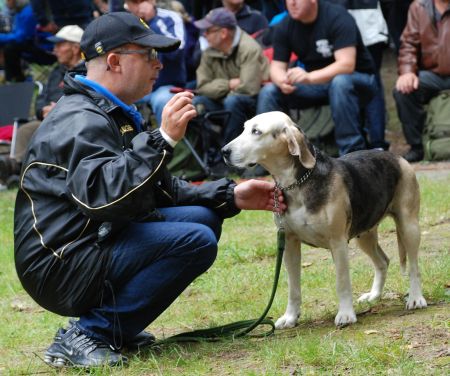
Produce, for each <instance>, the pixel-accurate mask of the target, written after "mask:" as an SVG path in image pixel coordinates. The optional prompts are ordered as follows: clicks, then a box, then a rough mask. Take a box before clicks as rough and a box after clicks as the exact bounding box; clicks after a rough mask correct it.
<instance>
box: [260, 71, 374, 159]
mask: <svg viewBox="0 0 450 376" xmlns="http://www.w3.org/2000/svg"><path fill="white" fill-rule="evenodd" d="M295 86H296V89H295V91H294V92H293V93H292V94H289V95H286V94H283V93H282V92H281V90H280V89H279V88H278V86H276V85H274V84H267V85H265V86H264V87H263V88H262V89H261V91H260V93H259V96H258V106H257V109H256V113H258V114H261V113H263V112H267V111H283V112H285V113H289V109H291V108H300V109H302V108H308V107H314V106H320V105H323V104H325V103H329V104H330V107H331V113H332V116H333V121H334V124H335V129H334V135H335V138H336V144H337V146H338V148H339V154H340V155H344V154H347V153H350V152H352V151H356V150H364V149H367V145H366V140H365V137H364V135H363V133H362V124H361V110H360V108H361V107H362V106H365V105H367V103H369V102H370V101H371V100H372V98H373V97H374V95H375V92H376V91H377V84H376V82H375V75H374V74H367V73H360V72H354V73H352V74H339V75H337V76H336V77H334V78H333V79H332V80H331V82H330V83H327V84H320V85H304V84H296V85H295Z"/></svg>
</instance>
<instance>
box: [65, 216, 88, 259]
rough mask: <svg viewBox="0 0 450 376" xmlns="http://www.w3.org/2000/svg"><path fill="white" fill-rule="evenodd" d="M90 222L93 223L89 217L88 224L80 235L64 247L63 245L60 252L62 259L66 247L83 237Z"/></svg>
mask: <svg viewBox="0 0 450 376" xmlns="http://www.w3.org/2000/svg"><path fill="white" fill-rule="evenodd" d="M89 223H91V220H90V219H88V221H87V223H86V226H84V228H83V230H82V231H81V232H80V235H78V236H77V237H76V238H75V239H74V240H72V241H71V242H69V243H67V244H66V245H65V246H64V247H62V249H61V252H60V253H59V254H60V256H61V259H62V258H63V257H62V256H63V252H64V251H65V250H66V248H67V247H68V246H69V245H71V244H72V243H74V242H76V241H77V240H78V239H80V238H81V235H83V234H84V232H85V231H86V229H87V227H88V226H89Z"/></svg>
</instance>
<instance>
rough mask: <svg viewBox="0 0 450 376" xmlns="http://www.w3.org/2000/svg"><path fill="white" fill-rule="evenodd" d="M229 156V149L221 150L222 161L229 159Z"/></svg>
mask: <svg viewBox="0 0 450 376" xmlns="http://www.w3.org/2000/svg"><path fill="white" fill-rule="evenodd" d="M230 154H231V149H230V148H226V147H225V148H222V155H223V158H224V159H229V158H230Z"/></svg>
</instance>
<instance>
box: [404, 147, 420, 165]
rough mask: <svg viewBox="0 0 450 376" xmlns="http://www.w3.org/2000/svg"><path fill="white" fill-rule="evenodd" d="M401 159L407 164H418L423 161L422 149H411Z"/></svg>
mask: <svg viewBox="0 0 450 376" xmlns="http://www.w3.org/2000/svg"><path fill="white" fill-rule="evenodd" d="M403 158H405V159H406V160H407V161H408V162H409V163H413V162H420V161H421V160H422V159H423V149H419V148H411V150H410V151H408V152H407V153H406V154H405V155H404V156H403Z"/></svg>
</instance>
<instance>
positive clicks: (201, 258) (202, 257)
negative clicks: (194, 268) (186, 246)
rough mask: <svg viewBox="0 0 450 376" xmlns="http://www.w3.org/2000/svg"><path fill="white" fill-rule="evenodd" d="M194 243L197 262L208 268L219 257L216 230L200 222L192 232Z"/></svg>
mask: <svg viewBox="0 0 450 376" xmlns="http://www.w3.org/2000/svg"><path fill="white" fill-rule="evenodd" d="M191 235H192V237H193V243H195V244H196V249H195V255H196V262H197V263H199V264H202V265H203V266H204V268H205V269H204V270H207V269H208V268H209V267H210V266H211V265H212V264H213V263H214V261H215V259H216V257H217V249H218V245H217V238H216V235H215V234H214V231H213V230H212V229H211V228H210V227H208V226H206V225H201V224H199V225H198V226H197V228H196V230H195V231H194V233H192V234H191Z"/></svg>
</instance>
